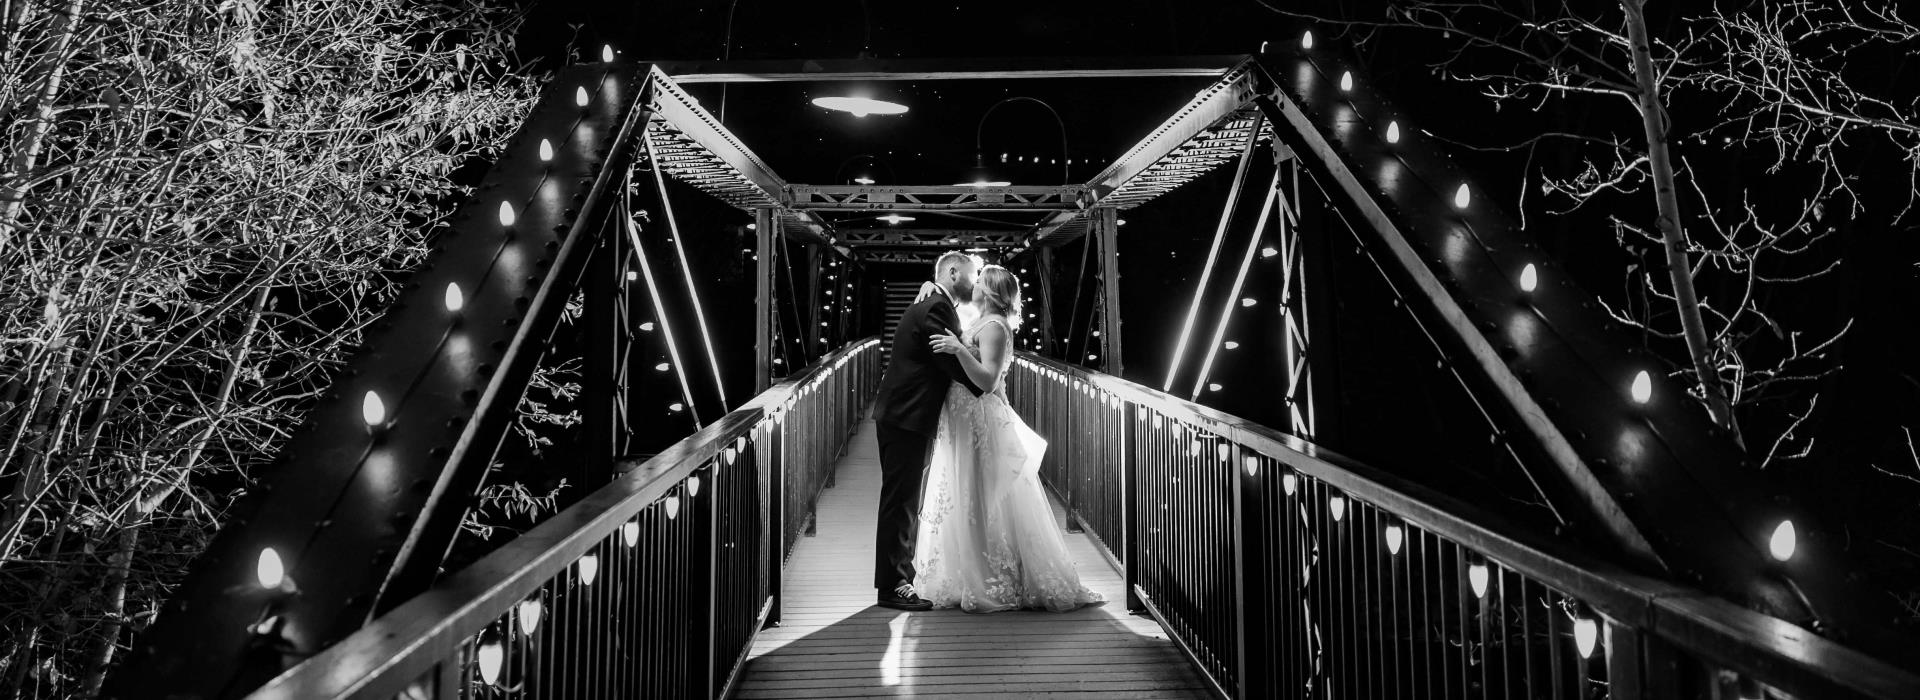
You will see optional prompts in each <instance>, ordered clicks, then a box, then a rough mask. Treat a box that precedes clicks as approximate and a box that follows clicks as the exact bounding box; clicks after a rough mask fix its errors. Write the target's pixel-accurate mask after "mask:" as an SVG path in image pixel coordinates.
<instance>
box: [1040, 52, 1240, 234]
mask: <svg viewBox="0 0 1920 700" xmlns="http://www.w3.org/2000/svg"><path fill="white" fill-rule="evenodd" d="M1263 78H1264V73H1262V72H1261V70H1260V67H1259V65H1258V64H1256V63H1254V62H1253V60H1252V59H1245V60H1243V61H1242V62H1241V63H1240V64H1239V65H1237V66H1235V67H1234V68H1233V69H1232V70H1229V71H1227V72H1226V73H1225V74H1224V75H1222V76H1220V79H1219V80H1217V81H1215V82H1214V83H1213V84H1212V85H1209V86H1207V87H1206V88H1205V89H1203V90H1201V91H1200V92H1199V93H1198V94H1196V95H1194V97H1193V99H1192V100H1190V101H1188V102H1187V104H1186V105H1184V106H1182V107H1181V108H1180V109H1179V110H1177V111H1175V112H1174V113H1173V115H1172V116H1170V117H1168V118H1167V120H1166V121H1165V122H1162V123H1161V124H1160V126H1158V127H1156V128H1155V129H1154V130H1153V131H1152V132H1149V133H1148V134H1147V136H1146V138H1143V139H1141V140H1140V142H1139V143H1137V144H1134V146H1133V147H1132V148H1130V149H1127V152H1126V154H1124V155H1122V156H1121V157H1120V158H1119V159H1118V160H1115V161H1114V162H1113V164H1112V165H1109V166H1107V168H1106V169H1105V170H1102V171H1101V172H1100V173H1099V174H1098V175H1095V176H1094V177H1093V179H1092V180H1089V181H1088V182H1087V185H1086V187H1087V189H1088V190H1089V192H1090V194H1091V195H1092V199H1093V201H1092V202H1089V204H1088V207H1094V206H1099V207H1112V208H1114V209H1121V210H1125V209H1132V208H1134V207H1137V206H1140V205H1142V204H1146V203H1147V202H1150V201H1153V199H1154V198H1156V197H1159V196H1160V195H1163V194H1166V193H1167V192H1170V191H1172V190H1173V189H1174V188H1177V187H1179V186H1181V185H1184V184H1187V183H1188V182H1192V181H1193V180H1194V179H1195V178H1198V177H1200V176H1201V175H1204V174H1206V173H1208V172H1212V171H1213V170H1214V169H1215V168H1218V167H1220V166H1222V165H1225V164H1227V163H1230V162H1232V161H1233V160H1234V159H1235V158H1237V157H1239V155H1240V151H1241V150H1242V148H1243V147H1244V145H1245V143H1246V138H1247V133H1248V132H1249V131H1250V130H1252V129H1253V128H1254V123H1255V122H1254V119H1253V115H1254V111H1255V108H1254V104H1253V100H1254V97H1255V96H1256V95H1259V94H1260V92H1261V90H1262V89H1263V86H1262V84H1263V83H1264V82H1266V81H1264V80H1263ZM1261 131H1262V136H1261V138H1271V137H1272V133H1273V132H1272V131H1271V129H1266V128H1263V129H1262V130H1261ZM1087 223H1088V221H1087V217H1086V216H1085V215H1084V214H1083V212H1080V211H1076V212H1062V213H1059V214H1055V215H1053V216H1052V217H1050V218H1049V219H1048V220H1046V221H1044V222H1041V223H1040V225H1038V226H1036V227H1034V231H1033V234H1032V236H1031V242H1032V243H1034V244H1049V245H1053V244H1059V243H1064V242H1066V241H1068V240H1072V239H1073V238H1075V237H1077V236H1080V235H1082V234H1084V233H1086V231H1087Z"/></svg>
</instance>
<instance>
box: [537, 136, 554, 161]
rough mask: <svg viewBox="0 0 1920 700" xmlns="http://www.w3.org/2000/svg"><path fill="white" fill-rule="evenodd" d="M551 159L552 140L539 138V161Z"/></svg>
mask: <svg viewBox="0 0 1920 700" xmlns="http://www.w3.org/2000/svg"><path fill="white" fill-rule="evenodd" d="M551 160H553V142H552V141H548V140H546V139H540V162H542V163H545V162H548V161H551Z"/></svg>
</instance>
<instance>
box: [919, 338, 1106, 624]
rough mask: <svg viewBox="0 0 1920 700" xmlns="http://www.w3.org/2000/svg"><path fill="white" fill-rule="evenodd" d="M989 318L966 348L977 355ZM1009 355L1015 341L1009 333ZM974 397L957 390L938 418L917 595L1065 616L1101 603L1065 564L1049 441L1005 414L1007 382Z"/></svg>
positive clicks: (944, 603) (939, 604)
mask: <svg viewBox="0 0 1920 700" xmlns="http://www.w3.org/2000/svg"><path fill="white" fill-rule="evenodd" d="M989 324H998V325H1000V327H1001V328H1006V323H1005V322H1004V321H1003V320H1002V319H1001V318H1000V317H999V316H993V315H990V316H986V317H984V318H982V319H980V320H979V321H978V322H977V323H975V324H973V325H972V327H970V328H968V330H967V332H966V334H965V336H964V337H963V338H962V341H963V342H965V343H966V344H967V345H968V346H969V347H972V348H975V349H976V351H977V350H978V347H979V333H980V329H981V328H983V327H985V326H987V325H989ZM1007 344H1008V346H1007V347H1006V348H1005V349H1003V350H1002V352H1012V351H1013V350H1012V347H1011V346H1012V332H1011V331H1009V332H1008V333H1007ZM994 384H995V386H994V388H993V390H992V391H989V392H986V393H984V394H981V395H980V396H979V397H975V396H974V395H973V393H972V392H969V391H967V389H966V387H963V386H960V385H959V384H954V385H953V387H952V388H951V389H949V390H948V392H947V400H946V404H945V406H943V407H942V409H941V411H940V427H939V429H938V431H937V433H936V435H935V437H934V443H933V458H932V460H931V461H930V462H929V464H928V467H927V476H926V486H925V488H926V491H925V493H924V494H923V497H922V499H921V507H920V530H919V536H918V539H917V540H916V549H917V551H916V552H915V554H914V562H913V566H914V569H915V571H917V572H918V573H917V574H916V578H915V580H914V582H913V587H914V592H915V593H917V594H919V595H920V597H922V598H925V599H927V600H929V601H932V602H933V605H934V607H936V608H954V607H957V608H960V609H962V610H965V611H967V612H978V613H985V612H998V611H1001V610H1014V609H1022V608H1024V609H1036V610H1052V611H1055V612H1065V611H1068V610H1073V609H1075V608H1079V607H1081V606H1083V605H1087V604H1090V603H1096V602H1100V601H1101V600H1103V599H1102V598H1101V596H1100V594H1099V593H1096V592H1094V591H1092V590H1090V589H1088V588H1087V587H1086V586H1083V585H1081V583H1080V575H1079V573H1078V572H1076V571H1075V569H1074V564H1073V559H1072V558H1071V557H1070V556H1068V554H1067V543H1066V539H1065V538H1064V537H1063V536H1062V535H1061V529H1062V528H1061V525H1060V523H1058V522H1055V521H1054V518H1053V508H1052V506H1051V505H1050V504H1049V503H1048V502H1047V495H1046V493H1045V492H1044V491H1043V490H1042V487H1041V485H1040V479H1039V475H1038V472H1039V469H1040V456H1041V455H1042V454H1043V453H1045V452H1046V449H1047V441H1046V440H1045V439H1043V438H1041V437H1040V435H1039V434H1037V433H1035V432H1033V430H1032V429H1030V428H1028V427H1027V424H1026V423H1025V422H1024V421H1022V420H1020V416H1019V414H1016V413H1014V411H1013V407H1012V406H1010V405H1008V404H1007V389H1006V372H1004V371H1002V372H1001V374H1000V376H999V377H998V378H996V380H995V382H994Z"/></svg>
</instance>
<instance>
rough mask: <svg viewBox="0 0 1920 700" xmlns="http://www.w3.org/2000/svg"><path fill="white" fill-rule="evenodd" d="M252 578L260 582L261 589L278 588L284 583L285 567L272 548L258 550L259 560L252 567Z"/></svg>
mask: <svg viewBox="0 0 1920 700" xmlns="http://www.w3.org/2000/svg"><path fill="white" fill-rule="evenodd" d="M253 576H254V578H256V579H258V580H259V581H260V587H261V588H279V587H280V584H282V583H285V582H286V580H287V567H286V564H284V563H282V562H281V561H280V553H279V552H276V551H273V548H272V547H267V548H265V549H262V550H260V559H259V561H256V562H254V565H253Z"/></svg>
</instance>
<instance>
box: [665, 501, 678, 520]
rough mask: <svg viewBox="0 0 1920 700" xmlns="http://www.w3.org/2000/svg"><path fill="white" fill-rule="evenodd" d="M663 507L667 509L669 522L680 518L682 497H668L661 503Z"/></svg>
mask: <svg viewBox="0 0 1920 700" xmlns="http://www.w3.org/2000/svg"><path fill="white" fill-rule="evenodd" d="M661 505H662V506H663V507H665V508H666V509H667V519H668V520H672V519H674V518H678V517H680V497H679V496H668V497H667V498H666V500H665V501H662V502H661Z"/></svg>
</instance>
